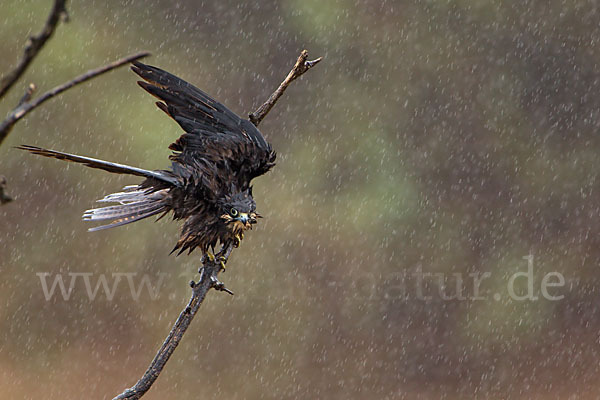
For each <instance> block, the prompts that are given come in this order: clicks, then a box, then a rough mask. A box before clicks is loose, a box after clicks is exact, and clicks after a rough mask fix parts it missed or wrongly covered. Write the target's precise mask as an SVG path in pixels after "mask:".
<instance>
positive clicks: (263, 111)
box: [248, 50, 323, 126]
mask: <svg viewBox="0 0 600 400" xmlns="http://www.w3.org/2000/svg"><path fill="white" fill-rule="evenodd" d="M322 59H323V57H319V58H317V59H316V60H312V61H307V60H308V51H306V50H302V52H301V53H300V56H299V57H298V59H297V60H296V64H295V65H294V68H292V70H291V71H290V73H289V74H288V75H287V76H286V77H285V79H284V80H283V82H281V84H280V85H279V87H278V88H277V90H275V91H274V92H273V94H272V95H271V96H270V97H269V98H268V99H267V101H265V103H264V104H263V105H262V106H260V107H259V108H258V110H256V111H254V112H253V113H252V114H250V115H249V116H248V117H249V119H250V121H251V122H252V123H253V124H254V125H256V126H258V124H260V122H261V121H262V120H263V118H264V117H265V116H266V115H267V114H268V113H269V111H271V108H273V106H274V105H275V103H276V102H277V100H278V99H279V98H280V97H281V95H282V94H283V92H285V89H287V87H288V86H289V85H290V83H292V82H293V81H294V79H296V78H298V77H299V76H300V75H302V74H304V73H305V72H306V71H308V70H309V69H311V68H312V67H314V66H315V65H317V64H318V63H319V62H320V61H321V60H322Z"/></svg>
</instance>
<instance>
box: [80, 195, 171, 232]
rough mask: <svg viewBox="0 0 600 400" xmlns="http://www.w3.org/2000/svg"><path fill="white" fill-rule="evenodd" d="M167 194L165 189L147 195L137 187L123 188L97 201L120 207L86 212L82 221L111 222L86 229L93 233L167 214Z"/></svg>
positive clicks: (168, 208)
mask: <svg viewBox="0 0 600 400" xmlns="http://www.w3.org/2000/svg"><path fill="white" fill-rule="evenodd" d="M167 194H168V191H167V189H163V190H159V191H157V192H151V193H148V190H147V189H140V187H139V186H137V185H133V186H125V188H123V191H122V192H119V193H113V194H109V195H108V196H106V197H104V198H103V199H100V200H98V201H100V202H114V203H121V204H120V205H116V206H108V207H102V208H95V209H92V210H87V211H86V212H85V213H84V214H83V219H84V220H85V221H106V220H113V221H112V222H111V223H109V224H107V225H101V226H97V227H95V228H90V229H88V231H90V232H94V231H99V230H102V229H108V228H114V227H116V226H121V225H125V224H129V223H131V222H135V221H139V220H140V219H144V218H147V217H150V216H152V215H156V214H159V213H167V212H168V211H169V210H170V207H169V206H168V203H167V201H166V198H167Z"/></svg>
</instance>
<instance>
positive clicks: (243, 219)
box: [234, 213, 257, 225]
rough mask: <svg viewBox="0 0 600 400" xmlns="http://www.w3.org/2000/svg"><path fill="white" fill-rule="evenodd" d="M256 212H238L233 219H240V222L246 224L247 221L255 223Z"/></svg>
mask: <svg viewBox="0 0 600 400" xmlns="http://www.w3.org/2000/svg"><path fill="white" fill-rule="evenodd" d="M256 217H257V215H256V213H250V214H248V213H240V214H239V215H238V216H237V217H236V218H235V219H234V221H240V222H241V223H242V224H244V225H247V224H248V223H250V224H255V223H256Z"/></svg>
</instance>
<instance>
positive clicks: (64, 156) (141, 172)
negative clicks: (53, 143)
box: [17, 145, 179, 186]
mask: <svg viewBox="0 0 600 400" xmlns="http://www.w3.org/2000/svg"><path fill="white" fill-rule="evenodd" d="M17 149H20V150H26V151H28V152H30V153H33V154H37V155H40V156H44V157H50V158H56V159H58V160H66V161H71V162H76V163H79V164H83V165H85V166H86V167H90V168H97V169H102V170H104V171H108V172H112V173H115V174H128V175H136V176H143V177H146V178H154V179H158V180H160V181H163V182H167V183H170V184H171V185H174V186H177V185H178V184H179V181H178V180H177V179H176V178H175V177H174V176H171V175H168V174H167V173H166V172H162V171H148V170H145V169H141V168H136V167H131V166H129V165H123V164H117V163H112V162H109V161H103V160H98V159H95V158H90V157H83V156H78V155H75V154H69V153H63V152H60V151H54V150H47V149H43V148H41V147H36V146H28V145H21V146H17Z"/></svg>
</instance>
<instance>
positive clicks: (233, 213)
mask: <svg viewBox="0 0 600 400" xmlns="http://www.w3.org/2000/svg"><path fill="white" fill-rule="evenodd" d="M238 214H239V213H238V210H236V209H235V208H232V209H231V210H229V215H231V216H232V217H237V216H238Z"/></svg>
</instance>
